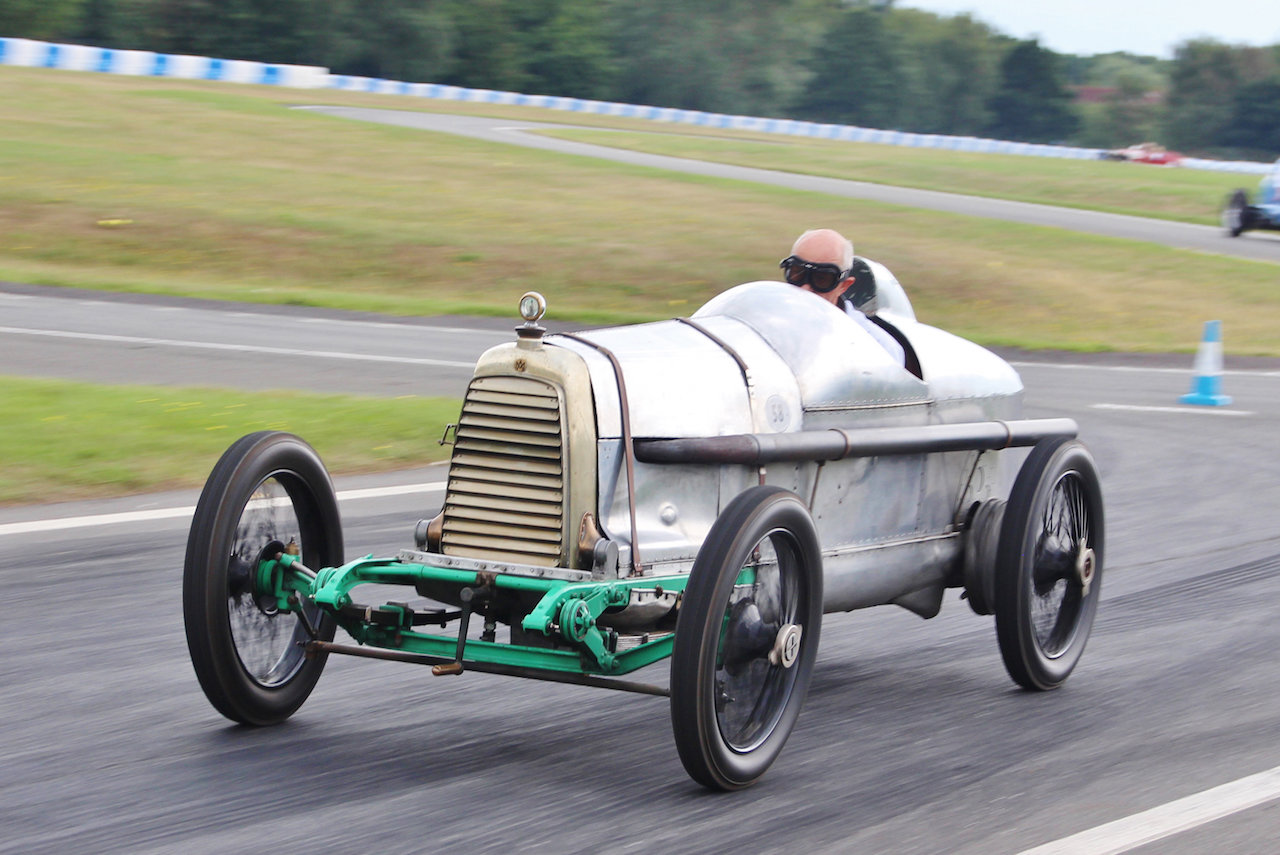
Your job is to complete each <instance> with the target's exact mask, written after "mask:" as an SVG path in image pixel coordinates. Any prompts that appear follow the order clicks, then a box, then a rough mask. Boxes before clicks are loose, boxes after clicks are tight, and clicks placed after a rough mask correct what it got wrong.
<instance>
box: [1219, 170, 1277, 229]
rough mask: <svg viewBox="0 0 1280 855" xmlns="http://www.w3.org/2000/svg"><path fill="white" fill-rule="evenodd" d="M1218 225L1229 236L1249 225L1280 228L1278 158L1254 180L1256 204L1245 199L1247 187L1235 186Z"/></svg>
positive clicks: (1256, 227)
mask: <svg viewBox="0 0 1280 855" xmlns="http://www.w3.org/2000/svg"><path fill="white" fill-rule="evenodd" d="M1222 227H1223V228H1224V229H1226V231H1227V234H1228V235H1230V236H1231V237H1239V236H1240V235H1241V233H1243V232H1246V231H1248V230H1249V229H1274V230H1278V231H1280V160H1277V161H1276V162H1275V165H1274V166H1272V167H1271V171H1270V172H1268V173H1267V174H1266V175H1264V176H1262V180H1261V181H1260V182H1258V202H1257V204H1250V203H1249V193H1248V191H1247V190H1237V191H1235V192H1234V193H1232V194H1231V195H1230V196H1228V197H1227V204H1226V205H1225V206H1224V207H1223V209H1222Z"/></svg>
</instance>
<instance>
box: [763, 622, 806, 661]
mask: <svg viewBox="0 0 1280 855" xmlns="http://www.w3.org/2000/svg"><path fill="white" fill-rule="evenodd" d="M803 633H804V630H803V629H802V628H801V627H800V626H799V625H798V624H794V623H789V624H786V625H784V626H783V627H782V628H781V629H780V630H778V635H777V637H776V638H775V639H774V640H773V649H772V650H770V651H769V664H771V665H781V666H782V667H783V668H790V667H791V666H792V665H794V664H796V660H797V659H799V658H800V636H801V635H802V634H803Z"/></svg>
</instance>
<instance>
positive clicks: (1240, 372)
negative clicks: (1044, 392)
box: [1009, 362, 1280, 377]
mask: <svg viewBox="0 0 1280 855" xmlns="http://www.w3.org/2000/svg"><path fill="white" fill-rule="evenodd" d="M1009 364H1010V365H1012V366H1013V367H1014V368H1061V369H1065V370H1068V371H1114V372H1117V373H1120V374H1143V373H1146V374H1186V375H1189V376H1190V375H1192V374H1194V373H1195V368H1194V366H1192V365H1188V366H1187V367H1186V368H1159V367H1156V366H1152V365H1086V364H1084V363H1081V362H1010V363H1009ZM1221 373H1222V375H1223V376H1228V375H1230V376H1232V377H1280V371H1264V370H1256V371H1255V370H1249V369H1234V370H1227V371H1223V372H1221Z"/></svg>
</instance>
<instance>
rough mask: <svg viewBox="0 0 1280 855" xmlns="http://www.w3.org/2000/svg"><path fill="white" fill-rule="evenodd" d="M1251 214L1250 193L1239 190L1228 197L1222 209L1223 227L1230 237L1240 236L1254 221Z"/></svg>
mask: <svg viewBox="0 0 1280 855" xmlns="http://www.w3.org/2000/svg"><path fill="white" fill-rule="evenodd" d="M1250 219H1251V218H1250V216H1249V194H1248V193H1246V192H1244V191H1243V190H1237V191H1235V192H1234V193H1232V194H1231V195H1230V196H1228V197H1227V204H1226V205H1225V206H1224V207H1223V209H1222V228H1223V230H1224V231H1225V232H1226V233H1227V235H1228V236H1230V237H1240V235H1241V234H1242V233H1243V232H1244V231H1245V230H1246V229H1248V228H1249V227H1250V226H1251V225H1252V223H1251V222H1250Z"/></svg>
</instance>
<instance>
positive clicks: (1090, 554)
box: [1076, 543, 1098, 597]
mask: <svg viewBox="0 0 1280 855" xmlns="http://www.w3.org/2000/svg"><path fill="white" fill-rule="evenodd" d="M1097 572H1098V556H1097V554H1096V553H1095V552H1094V551H1093V549H1092V548H1090V547H1089V546H1086V545H1085V544H1083V543H1082V544H1080V552H1079V553H1078V554H1077V555H1076V581H1077V582H1079V583H1080V596H1082V597H1087V596H1089V586H1090V585H1091V584H1093V577H1094V576H1095V575H1097Z"/></svg>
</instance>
